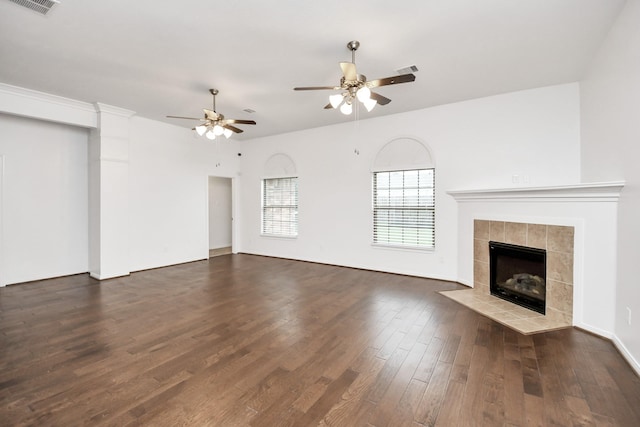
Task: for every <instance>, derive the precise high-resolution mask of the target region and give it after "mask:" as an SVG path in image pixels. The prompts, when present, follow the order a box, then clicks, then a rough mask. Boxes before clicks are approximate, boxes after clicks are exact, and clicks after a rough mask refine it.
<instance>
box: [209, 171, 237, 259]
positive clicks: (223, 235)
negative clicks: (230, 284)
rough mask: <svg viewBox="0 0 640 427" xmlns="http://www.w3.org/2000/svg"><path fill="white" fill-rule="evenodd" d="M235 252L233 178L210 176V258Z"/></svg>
mask: <svg viewBox="0 0 640 427" xmlns="http://www.w3.org/2000/svg"><path fill="white" fill-rule="evenodd" d="M231 253H233V180H232V179H231V178H225V177H219V176H210V177H209V258H211V257H214V256H220V255H227V254H231Z"/></svg>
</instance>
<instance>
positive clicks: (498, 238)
mask: <svg viewBox="0 0 640 427" xmlns="http://www.w3.org/2000/svg"><path fill="white" fill-rule="evenodd" d="M489 241H494V242H501V243H510V244H513V245H519V246H527V247H531V248H537V249H544V250H546V251H547V272H546V276H547V277H546V288H547V289H546V291H547V298H546V306H547V310H546V316H547V317H549V318H550V319H553V320H558V321H562V322H564V323H568V324H569V325H571V321H572V317H573V241H574V229H573V227H568V226H558V225H544V224H525V223H518V222H503V221H486V220H475V221H474V224H473V282H474V287H475V288H476V289H478V290H480V291H481V292H482V293H486V294H489Z"/></svg>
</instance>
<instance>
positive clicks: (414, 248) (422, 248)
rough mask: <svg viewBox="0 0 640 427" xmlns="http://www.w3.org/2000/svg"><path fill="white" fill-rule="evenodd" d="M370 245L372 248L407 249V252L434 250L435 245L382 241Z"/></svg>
mask: <svg viewBox="0 0 640 427" xmlns="http://www.w3.org/2000/svg"><path fill="white" fill-rule="evenodd" d="M371 246H372V247H373V248H374V249H388V250H392V251H407V252H435V251H436V248H435V247H426V246H408V245H387V244H384V243H372V244H371Z"/></svg>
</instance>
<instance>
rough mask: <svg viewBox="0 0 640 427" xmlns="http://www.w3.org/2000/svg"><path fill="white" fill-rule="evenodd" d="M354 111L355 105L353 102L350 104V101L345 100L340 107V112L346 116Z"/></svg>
mask: <svg viewBox="0 0 640 427" xmlns="http://www.w3.org/2000/svg"><path fill="white" fill-rule="evenodd" d="M352 111H353V106H352V105H351V104H349V103H348V102H345V103H344V104H342V106H341V107H340V112H341V113H342V114H344V115H345V116H348V115H349V114H351V112H352Z"/></svg>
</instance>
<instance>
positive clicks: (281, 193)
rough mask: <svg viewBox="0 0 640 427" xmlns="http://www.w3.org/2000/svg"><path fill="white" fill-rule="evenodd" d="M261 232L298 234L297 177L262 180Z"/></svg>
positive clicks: (280, 234) (281, 234) (282, 234)
mask: <svg viewBox="0 0 640 427" xmlns="http://www.w3.org/2000/svg"><path fill="white" fill-rule="evenodd" d="M262 234H267V235H273V236H290V237H291V236H297V235H298V178H272V179H263V180H262Z"/></svg>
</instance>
